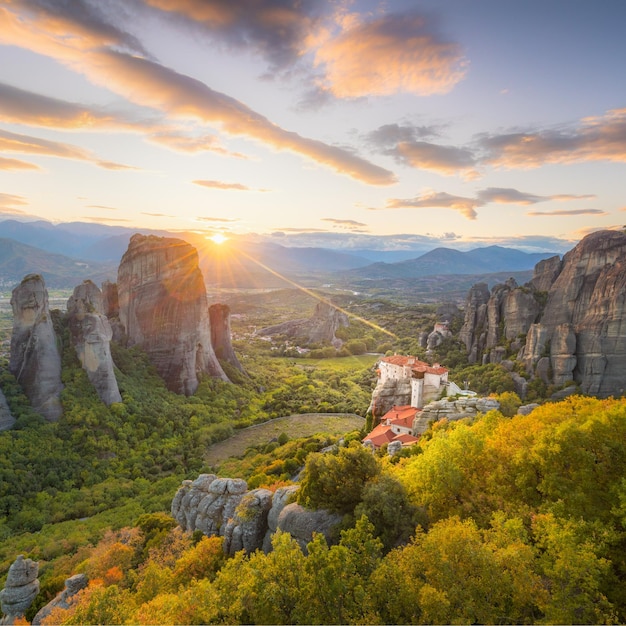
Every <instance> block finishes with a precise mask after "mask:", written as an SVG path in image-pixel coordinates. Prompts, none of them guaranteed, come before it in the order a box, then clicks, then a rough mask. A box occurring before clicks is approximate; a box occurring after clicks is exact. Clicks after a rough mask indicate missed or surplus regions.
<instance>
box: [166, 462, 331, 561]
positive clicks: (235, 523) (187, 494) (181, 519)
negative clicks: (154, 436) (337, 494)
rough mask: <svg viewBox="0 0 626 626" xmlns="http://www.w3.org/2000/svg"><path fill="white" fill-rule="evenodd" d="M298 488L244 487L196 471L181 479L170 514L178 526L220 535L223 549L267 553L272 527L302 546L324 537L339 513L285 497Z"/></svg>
mask: <svg viewBox="0 0 626 626" xmlns="http://www.w3.org/2000/svg"><path fill="white" fill-rule="evenodd" d="M297 489H298V486H297V485H294V486H289V487H281V488H280V489H277V490H276V493H272V492H271V491H269V490H268V489H253V490H252V491H248V490H247V484H246V482H245V481H244V480H240V479H231V478H217V476H215V475H214V474H201V475H200V476H198V478H196V480H194V481H190V480H185V481H183V484H182V486H181V487H180V489H179V490H178V491H177V492H176V495H175V496H174V499H173V500H172V507H171V512H172V515H173V516H174V519H175V520H176V521H177V522H178V524H179V525H180V526H181V528H182V529H183V530H186V531H194V530H199V531H201V532H202V533H204V534H205V535H208V536H215V535H218V536H220V537H224V551H225V552H226V553H227V554H231V555H232V554H234V553H235V552H237V551H239V550H245V551H246V552H249V553H250V552H254V551H255V550H259V549H264V550H265V551H270V550H271V546H272V539H271V538H272V534H273V533H274V532H276V530H277V529H280V530H283V531H285V532H289V533H290V534H291V535H292V536H293V537H294V539H295V540H296V541H297V542H298V544H299V545H300V546H301V547H302V548H303V550H306V544H307V543H309V542H310V541H311V539H312V537H313V533H314V532H319V533H323V534H324V535H325V536H326V537H327V538H330V532H331V529H332V528H333V527H334V526H335V525H336V524H338V523H339V522H340V521H341V516H339V515H334V514H331V513H329V512H328V511H323V510H317V511H310V510H308V509H305V508H303V507H301V506H300V505H298V504H295V503H291V504H289V503H288V502H289V499H290V498H291V496H292V495H293V494H294V493H295V491H297Z"/></svg>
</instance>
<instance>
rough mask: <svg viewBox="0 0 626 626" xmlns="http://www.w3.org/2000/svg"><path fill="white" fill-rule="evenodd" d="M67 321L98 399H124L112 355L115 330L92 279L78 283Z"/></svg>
mask: <svg viewBox="0 0 626 626" xmlns="http://www.w3.org/2000/svg"><path fill="white" fill-rule="evenodd" d="M67 320H68V325H69V329H70V340H71V343H72V345H73V346H74V349H75V350H76V354H77V355H78V359H79V360H80V363H81V365H82V367H83V369H84V370H85V372H87V377H88V378H89V381H90V382H91V384H92V385H93V386H94V388H95V389H96V392H97V393H98V396H99V398H100V399H101V400H102V401H103V402H104V403H105V404H106V405H107V406H108V405H110V404H112V403H113V402H121V401H122V396H121V395H120V392H119V389H118V386H117V380H116V379H115V373H114V371H113V359H112V357H111V347H110V342H111V338H112V336H113V332H112V330H111V325H110V324H109V320H108V319H107V318H106V316H105V315H104V306H103V301H102V293H101V292H100V289H98V287H97V286H96V285H94V283H92V282H91V281H90V280H86V281H84V282H83V283H82V284H81V285H78V287H76V288H75V289H74V293H73V294H72V295H71V296H70V298H69V300H68V301H67Z"/></svg>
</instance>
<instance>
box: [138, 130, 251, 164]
mask: <svg viewBox="0 0 626 626" xmlns="http://www.w3.org/2000/svg"><path fill="white" fill-rule="evenodd" d="M147 139H148V141H151V142H153V143H157V144H161V145H163V146H166V147H168V148H171V149H172V150H176V151H178V152H216V153H218V154H223V155H225V156H231V157H235V158H238V159H247V158H248V157H247V156H246V155H245V154H241V152H231V151H230V150H226V148H224V147H223V146H221V145H220V142H219V139H218V138H217V137H216V136H215V135H207V134H204V135H200V136H192V135H186V134H184V133H181V132H176V131H162V132H157V133H152V134H151V135H148V137H147Z"/></svg>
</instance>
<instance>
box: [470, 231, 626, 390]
mask: <svg viewBox="0 0 626 626" xmlns="http://www.w3.org/2000/svg"><path fill="white" fill-rule="evenodd" d="M478 294H480V297H478ZM484 297H485V289H484V286H475V287H474V288H472V290H470V293H469V294H468V299H467V306H466V315H465V324H464V326H463V329H462V331H461V335H460V338H461V340H462V341H464V342H465V345H466V348H467V351H468V360H469V361H470V362H471V363H474V362H477V360H480V359H481V357H482V358H483V360H484V361H495V360H497V358H498V353H496V352H494V350H495V348H496V346H499V347H501V345H502V344H503V342H504V343H505V342H509V349H510V351H511V352H515V351H516V350H518V349H519V354H517V358H518V360H521V361H522V362H523V364H524V365H525V367H526V370H527V372H528V373H529V374H530V375H532V376H538V377H540V378H541V379H542V380H544V382H546V383H548V384H554V385H556V386H561V385H579V386H580V390H581V391H582V392H583V393H586V394H591V395H597V396H599V397H607V396H610V395H619V394H622V393H624V392H625V391H626V379H625V377H624V371H626V233H624V232H619V231H599V232H595V233H592V234H591V235H588V236H587V237H585V238H584V239H583V240H582V241H581V242H580V243H579V244H578V245H577V246H576V247H575V248H574V249H572V250H570V251H569V252H568V253H567V254H566V255H565V256H564V257H563V260H562V261H561V260H560V259H559V258H558V257H552V258H550V259H546V260H545V261H541V262H539V263H538V264H537V266H536V267H535V272H534V276H533V278H532V280H531V281H530V282H529V283H528V284H527V285H525V286H524V287H517V286H513V285H511V284H509V285H503V286H497V287H494V289H492V292H491V294H490V297H489V300H488V301H487V302H486V303H485V300H484ZM481 307H483V308H482V309H481ZM485 309H486V311H487V313H481V311H483V310H485ZM520 336H521V338H520Z"/></svg>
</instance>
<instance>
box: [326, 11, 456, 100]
mask: <svg viewBox="0 0 626 626" xmlns="http://www.w3.org/2000/svg"><path fill="white" fill-rule="evenodd" d="M315 64H316V65H317V66H318V67H321V68H322V69H323V71H324V78H323V85H324V87H325V88H326V89H327V90H328V91H330V92H332V94H333V95H334V96H336V97H338V98H358V97H362V96H370V95H373V96H386V95H391V94H394V93H398V92H405V93H413V94H417V95H420V96H429V95H433V94H445V93H448V92H449V91H450V90H451V89H452V88H453V87H454V86H455V85H456V84H457V83H458V82H459V81H460V80H461V79H462V78H463V77H464V75H465V67H466V62H465V61H464V59H463V53H462V50H461V47H460V46H459V45H458V44H457V43H454V42H448V41H445V40H444V39H443V38H442V37H441V35H440V34H439V33H438V32H437V29H436V27H435V24H434V23H433V22H432V21H431V20H428V19H427V18H425V17H424V16H422V15H417V14H404V15H400V14H389V15H384V16H382V17H379V18H377V19H374V20H370V21H366V22H358V21H356V20H352V23H351V24H349V26H348V27H347V28H346V29H345V30H344V32H342V33H340V34H339V35H337V36H336V37H331V38H330V39H329V40H328V41H326V42H325V43H323V45H321V47H319V49H317V51H316V52H315Z"/></svg>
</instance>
